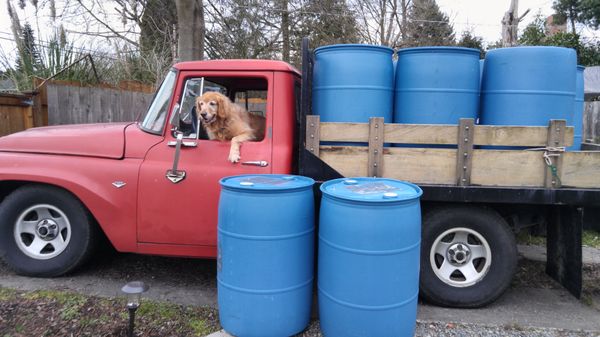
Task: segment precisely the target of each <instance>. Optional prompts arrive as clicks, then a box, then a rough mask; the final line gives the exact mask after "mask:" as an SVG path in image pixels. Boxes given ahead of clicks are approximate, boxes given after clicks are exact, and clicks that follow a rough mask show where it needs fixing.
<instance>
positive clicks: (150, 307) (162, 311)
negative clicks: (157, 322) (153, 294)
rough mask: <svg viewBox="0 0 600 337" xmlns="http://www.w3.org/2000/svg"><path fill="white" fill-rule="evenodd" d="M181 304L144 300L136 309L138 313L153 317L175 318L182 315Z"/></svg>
mask: <svg viewBox="0 0 600 337" xmlns="http://www.w3.org/2000/svg"><path fill="white" fill-rule="evenodd" d="M179 311H180V306H178V305H176V304H171V303H161V302H152V301H144V302H143V303H141V304H140V307H139V308H138V309H137V311H136V315H140V316H146V317H149V318H152V319H165V320H174V319H176V318H177V317H178V316H180V315H181V313H180V312H179Z"/></svg>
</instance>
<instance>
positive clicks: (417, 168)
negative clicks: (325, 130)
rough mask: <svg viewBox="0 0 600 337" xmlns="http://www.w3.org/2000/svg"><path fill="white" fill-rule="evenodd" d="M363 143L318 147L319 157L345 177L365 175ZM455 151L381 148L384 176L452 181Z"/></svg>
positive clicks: (431, 182) (435, 182) (424, 181)
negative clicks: (358, 144) (319, 148)
mask: <svg viewBox="0 0 600 337" xmlns="http://www.w3.org/2000/svg"><path fill="white" fill-rule="evenodd" d="M368 157H369V153H368V148H367V147H365V146H321V150H320V158H321V160H323V161H324V162H326V163H327V164H328V165H330V166H331V167H332V168H334V169H335V170H336V171H338V172H340V173H341V174H342V175H344V176H346V177H358V176H362V177H364V176H366V175H367V166H368V165H367V164H368ZM455 168H456V150H454V149H431V148H384V149H383V172H384V174H383V176H385V177H388V178H395V179H401V180H407V181H411V182H415V183H430V184H453V183H454V179H455V175H454V171H455Z"/></svg>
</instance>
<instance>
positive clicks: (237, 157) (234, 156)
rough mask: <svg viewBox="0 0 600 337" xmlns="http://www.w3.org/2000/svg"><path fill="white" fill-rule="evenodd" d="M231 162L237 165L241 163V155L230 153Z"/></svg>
mask: <svg viewBox="0 0 600 337" xmlns="http://www.w3.org/2000/svg"><path fill="white" fill-rule="evenodd" d="M229 161H230V162H232V163H237V162H239V161H240V155H239V153H230V154H229Z"/></svg>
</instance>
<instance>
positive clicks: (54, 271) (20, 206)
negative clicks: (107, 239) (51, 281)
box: [0, 185, 97, 277]
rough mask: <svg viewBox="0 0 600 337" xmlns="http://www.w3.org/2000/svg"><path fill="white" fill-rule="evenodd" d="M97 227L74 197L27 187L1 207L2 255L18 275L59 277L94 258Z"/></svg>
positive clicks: (0, 252)
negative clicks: (90, 257)
mask: <svg viewBox="0 0 600 337" xmlns="http://www.w3.org/2000/svg"><path fill="white" fill-rule="evenodd" d="M96 231H97V227H96V224H95V223H94V222H93V219H92V218H91V216H90V214H89V213H88V211H87V210H86V209H85V207H84V206H83V205H82V204H81V202H80V201H79V200H77V199H76V198H75V197H74V196H73V195H72V194H70V193H69V192H67V191H64V190H62V189H59V188H56V187H51V186H45V185H26V186H23V187H21V188H19V189H17V190H15V191H14V192H12V193H11V194H10V195H9V196H8V197H6V199H4V201H3V202H2V204H0V255H1V256H2V257H3V258H4V260H5V261H6V263H7V264H8V265H9V267H11V268H12V269H13V270H14V271H15V272H16V273H17V274H20V275H25V276H37V277H55V276H60V275H63V274H66V273H69V272H71V271H73V270H74V269H75V268H77V267H79V266H80V265H81V264H83V263H84V262H85V261H86V259H87V258H88V257H89V255H90V254H91V252H92V250H93V247H94V244H95V242H96V239H95V238H96V236H97V233H96Z"/></svg>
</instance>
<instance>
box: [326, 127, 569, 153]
mask: <svg viewBox="0 0 600 337" xmlns="http://www.w3.org/2000/svg"><path fill="white" fill-rule="evenodd" d="M573 132H574V131H573V127H568V128H567V130H566V142H565V145H566V146H569V145H572V144H573ZM547 135H548V130H547V128H546V127H544V126H499V125H476V126H475V129H474V143H475V145H492V146H534V147H539V146H546V140H547ZM457 137H458V126H457V125H431V124H389V123H388V124H385V131H384V138H385V142H386V143H402V144H445V145H454V144H457V143H456V139H457ZM368 140H369V127H368V124H366V123H332V122H327V123H321V141H332V142H368Z"/></svg>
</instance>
